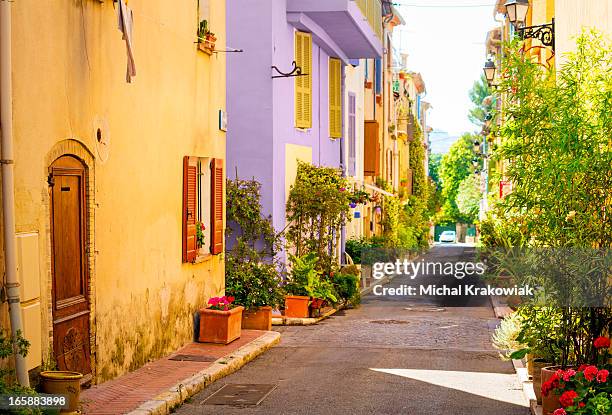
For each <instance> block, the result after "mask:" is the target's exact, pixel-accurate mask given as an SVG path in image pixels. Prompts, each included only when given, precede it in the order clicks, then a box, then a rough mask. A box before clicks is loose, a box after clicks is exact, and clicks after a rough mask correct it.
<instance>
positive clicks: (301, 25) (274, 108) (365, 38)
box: [227, 0, 382, 230]
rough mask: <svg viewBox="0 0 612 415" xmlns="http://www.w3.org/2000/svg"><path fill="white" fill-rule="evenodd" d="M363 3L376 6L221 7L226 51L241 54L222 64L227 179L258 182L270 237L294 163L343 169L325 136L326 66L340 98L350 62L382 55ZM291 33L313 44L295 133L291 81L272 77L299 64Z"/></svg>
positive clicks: (332, 0) (237, 0)
mask: <svg viewBox="0 0 612 415" xmlns="http://www.w3.org/2000/svg"><path fill="white" fill-rule="evenodd" d="M370 2H379V0H367V1H365V0H363V1H358V2H356V1H353V0H228V2H227V45H228V47H231V48H236V49H242V50H243V51H244V52H242V53H229V54H228V61H227V109H228V117H229V126H228V132H227V174H228V177H230V178H233V177H235V176H236V175H237V176H238V177H240V178H252V177H254V178H255V179H257V180H258V181H259V182H260V183H262V205H263V211H264V213H265V214H269V215H271V216H272V220H273V224H274V227H275V228H276V229H277V230H281V229H283V228H284V227H285V202H286V198H287V196H288V195H287V193H288V189H289V186H290V185H291V184H292V182H293V180H294V178H295V166H296V159H298V158H299V159H301V160H305V161H309V162H311V163H313V164H315V165H321V166H329V167H337V168H342V167H343V166H342V162H341V159H342V157H343V151H345V150H344V149H343V148H344V142H343V139H342V137H334V138H331V137H330V110H329V96H330V84H329V76H330V75H329V70H330V69H329V68H330V63H329V62H330V58H336V59H339V60H340V62H341V63H342V66H341V67H342V71H341V73H342V81H341V84H342V92H344V68H345V66H346V65H347V64H349V60H354V59H360V58H378V57H380V56H382V42H381V40H380V37H379V35H378V34H377V32H376V29H375V27H374V26H373V25H372V24H371V23H370V21H368V17H367V16H366V13H364V12H362V10H363V9H364V8H365V7H367V5H368V4H369V3H370ZM358 3H359V4H358ZM364 5H365V6H364ZM296 32H303V33H309V34H310V36H311V38H312V52H311V59H312V60H311V65H310V66H311V73H310V74H309V75H310V76H311V82H312V86H311V101H312V106H311V115H310V117H311V118H310V121H311V122H310V126H311V127H310V128H297V127H296V115H295V112H296V111H295V108H296V103H295V101H296V99H295V94H296V78H295V77H286V78H285V77H279V78H273V76H280V74H279V72H277V71H276V70H274V69H272V67H273V66H276V67H277V68H278V70H279V71H281V72H285V73H286V72H290V71H291V70H292V68H293V65H292V62H293V61H298V59H296V51H295V49H296V43H295V42H296V41H295V38H296ZM342 96H344V93H342ZM345 104H346V103H344V102H342V112H343V115H342V120H344V112H345V107H346V105H345ZM342 131H344V128H342Z"/></svg>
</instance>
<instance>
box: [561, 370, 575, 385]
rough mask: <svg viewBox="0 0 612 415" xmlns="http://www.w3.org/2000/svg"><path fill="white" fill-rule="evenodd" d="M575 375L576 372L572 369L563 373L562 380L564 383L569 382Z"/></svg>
mask: <svg viewBox="0 0 612 415" xmlns="http://www.w3.org/2000/svg"><path fill="white" fill-rule="evenodd" d="M575 374H576V371H575V370H574V369H567V370H566V371H565V373H564V374H563V380H564V381H565V382H569V380H570V379H571V378H572V376H574V375H575Z"/></svg>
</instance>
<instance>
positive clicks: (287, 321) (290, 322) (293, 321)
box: [272, 306, 344, 326]
mask: <svg viewBox="0 0 612 415" xmlns="http://www.w3.org/2000/svg"><path fill="white" fill-rule="evenodd" d="M343 308H344V307H343V306H340V307H338V308H332V309H331V310H329V311H327V312H326V313H324V314H323V315H320V316H319V317H312V318H311V317H304V318H299V317H272V325H273V326H311V325H313V324H317V323H318V322H319V321H321V320H325V319H326V318H328V317H330V316H332V315H334V314H336V313H337V312H338V311H339V310H342V309H343Z"/></svg>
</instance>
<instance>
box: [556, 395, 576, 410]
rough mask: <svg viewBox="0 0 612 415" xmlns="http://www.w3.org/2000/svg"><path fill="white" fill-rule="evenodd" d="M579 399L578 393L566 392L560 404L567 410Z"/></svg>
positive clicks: (560, 399)
mask: <svg viewBox="0 0 612 415" xmlns="http://www.w3.org/2000/svg"><path fill="white" fill-rule="evenodd" d="M577 397H578V394H577V393H576V391H566V392H563V395H561V397H560V398H559V402H561V405H562V406H563V407H564V408H567V407H568V406H572V405H573V404H574V399H576V398H577Z"/></svg>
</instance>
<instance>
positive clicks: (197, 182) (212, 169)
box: [182, 156, 225, 262]
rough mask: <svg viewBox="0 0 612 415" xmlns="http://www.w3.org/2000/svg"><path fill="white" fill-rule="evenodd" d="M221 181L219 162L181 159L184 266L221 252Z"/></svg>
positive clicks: (222, 211) (221, 164)
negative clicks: (185, 263) (199, 235)
mask: <svg viewBox="0 0 612 415" xmlns="http://www.w3.org/2000/svg"><path fill="white" fill-rule="evenodd" d="M224 180H225V179H224V175H223V161H222V160H220V159H214V158H201V157H190V156H185V157H184V158H183V232H182V233H183V244H182V245H183V262H197V261H198V260H199V259H202V258H204V257H206V256H207V255H209V254H219V253H221V251H222V250H223V216H224V214H225V213H224V209H223V206H224V205H223V203H224V202H223V195H224V190H223V181H224ZM198 227H199V228H200V231H199V232H201V236H202V237H198V234H199V232H198ZM202 239H203V240H202Z"/></svg>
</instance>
